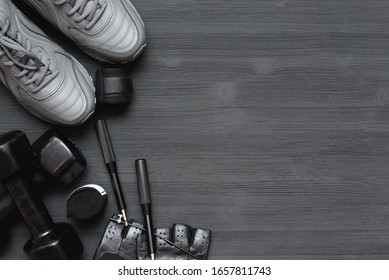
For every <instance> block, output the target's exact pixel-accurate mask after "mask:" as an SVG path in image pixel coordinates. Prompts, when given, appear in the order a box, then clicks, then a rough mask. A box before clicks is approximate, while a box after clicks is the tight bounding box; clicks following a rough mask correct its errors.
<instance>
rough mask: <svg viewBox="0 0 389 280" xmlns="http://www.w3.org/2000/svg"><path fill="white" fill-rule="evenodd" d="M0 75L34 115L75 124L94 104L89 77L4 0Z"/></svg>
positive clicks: (0, 12)
mask: <svg viewBox="0 0 389 280" xmlns="http://www.w3.org/2000/svg"><path fill="white" fill-rule="evenodd" d="M0 80H1V81H2V82H3V83H4V85H6V86H7V87H8V89H9V90H10V91H11V92H12V93H13V95H14V96H15V98H16V99H17V100H18V101H19V103H20V104H21V105H22V106H24V107H25V108H26V109H27V110H28V111H30V112H31V113H32V114H34V115H35V116H37V117H39V118H41V119H43V120H46V121H48V122H50V123H53V124H58V125H72V126H73V125H80V124H82V123H83V122H84V121H86V120H87V119H88V118H89V117H90V116H91V115H92V113H93V112H94V109H95V94H94V86H93V81H92V78H91V77H90V76H89V74H88V72H87V71H86V70H85V68H84V67H83V66H82V65H81V64H80V63H79V62H78V61H77V60H76V59H74V58H73V57H72V56H71V55H69V54H68V53H66V52H65V51H64V50H63V49H62V48H61V47H60V46H58V45H57V44H55V43H54V42H52V41H51V40H50V39H49V38H48V37H47V36H46V35H45V34H44V33H43V32H42V30H40V29H39V28H38V27H37V26H36V25H35V24H33V23H32V22H31V21H29V20H28V19H27V18H26V17H25V16H24V15H23V14H22V13H21V12H20V11H19V10H18V9H17V8H16V7H15V6H14V4H13V3H12V2H11V1H10V0H0Z"/></svg>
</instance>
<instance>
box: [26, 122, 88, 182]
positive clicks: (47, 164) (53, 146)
mask: <svg viewBox="0 0 389 280" xmlns="http://www.w3.org/2000/svg"><path fill="white" fill-rule="evenodd" d="M32 146H33V148H34V151H35V153H36V157H37V162H38V163H39V165H40V167H41V168H42V169H43V170H44V171H45V172H46V174H47V176H48V177H50V178H51V179H54V180H56V181H58V182H61V183H63V184H69V183H70V182H72V181H73V179H74V178H76V177H77V176H78V175H79V174H80V173H81V172H82V171H83V170H84V169H85V166H86V161H85V158H84V156H83V155H82V153H81V151H80V149H79V148H78V147H77V145H76V144H75V143H74V142H73V141H72V140H71V139H70V138H69V137H67V136H66V135H65V134H63V133H62V132H60V131H58V130H57V129H54V128H52V129H49V130H48V131H46V132H45V133H44V134H43V135H42V136H41V137H39V138H38V139H37V140H36V141H35V142H34V143H33V144H32Z"/></svg>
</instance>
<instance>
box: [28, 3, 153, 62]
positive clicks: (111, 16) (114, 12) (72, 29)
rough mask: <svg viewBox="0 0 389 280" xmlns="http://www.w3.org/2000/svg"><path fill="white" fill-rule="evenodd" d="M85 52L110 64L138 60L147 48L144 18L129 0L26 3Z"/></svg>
mask: <svg viewBox="0 0 389 280" xmlns="http://www.w3.org/2000/svg"><path fill="white" fill-rule="evenodd" d="M23 2H25V3H27V4H29V5H30V6H31V7H33V8H34V9H35V10H36V11H37V12H38V13H39V14H41V15H42V16H43V17H44V18H46V19H47V20H48V21H50V22H51V23H52V24H53V25H54V26H56V27H57V28H58V29H59V30H60V31H61V32H62V33H63V34H65V35H66V36H67V37H69V38H70V39H72V40H73V41H74V42H75V43H76V44H77V45H78V46H79V47H80V48H81V49H82V50H83V51H84V52H86V53H87V54H89V55H90V56H92V57H94V58H96V59H97V60H100V61H103V62H108V63H125V62H128V61H132V60H134V59H135V58H136V57H137V56H138V54H139V53H140V52H141V51H142V50H143V49H144V47H145V46H146V32H145V27H144V23H143V21H142V19H141V18H140V16H139V14H138V12H137V11H136V10H135V8H134V6H133V5H132V4H131V2H130V1H129V0H23Z"/></svg>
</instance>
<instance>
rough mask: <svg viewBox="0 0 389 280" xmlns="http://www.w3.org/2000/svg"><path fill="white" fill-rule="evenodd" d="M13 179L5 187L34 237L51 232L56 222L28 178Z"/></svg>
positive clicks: (18, 177)
mask: <svg viewBox="0 0 389 280" xmlns="http://www.w3.org/2000/svg"><path fill="white" fill-rule="evenodd" d="M23 175H25V174H21V176H17V177H13V178H10V179H8V180H7V181H6V182H5V187H6V188H7V189H8V192H9V194H10V195H11V197H12V199H13V200H14V202H15V204H16V206H17V207H18V209H19V212H20V214H21V215H22V217H23V220H24V222H25V223H26V225H27V227H28V229H29V230H30V232H31V234H32V235H33V236H36V235H38V234H42V233H44V232H47V231H49V230H50V229H51V228H53V226H54V222H53V220H52V218H51V216H50V214H49V212H48V210H47V208H46V206H45V204H44V203H43V200H42V199H41V198H40V197H39V195H38V194H37V192H35V191H34V187H33V186H31V183H30V182H28V180H27V179H26V178H28V176H23Z"/></svg>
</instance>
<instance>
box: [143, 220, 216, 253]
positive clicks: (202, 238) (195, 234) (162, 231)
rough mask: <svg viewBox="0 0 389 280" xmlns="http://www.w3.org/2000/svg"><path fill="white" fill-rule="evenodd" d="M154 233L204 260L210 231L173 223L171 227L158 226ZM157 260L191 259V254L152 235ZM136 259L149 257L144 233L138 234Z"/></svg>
mask: <svg viewBox="0 0 389 280" xmlns="http://www.w3.org/2000/svg"><path fill="white" fill-rule="evenodd" d="M155 233H156V234H157V235H159V236H162V237H164V238H165V239H167V240H169V241H171V242H173V243H174V244H175V245H177V246H179V247H181V248H182V249H185V250H186V251H189V252H190V253H191V254H192V255H193V256H195V257H196V258H197V259H200V260H206V259H207V257H208V249H209V245H210V241H211V231H209V230H204V229H197V228H191V227H190V226H188V225H185V224H173V227H172V228H158V229H156V230H155ZM154 238H155V239H154V240H155V248H156V253H155V258H156V259H157V260H193V259H195V258H194V257H193V256H191V255H189V254H187V253H185V252H183V251H181V250H179V249H177V248H176V247H174V246H172V245H170V244H169V243H168V242H166V241H165V240H163V239H162V238H160V237H157V236H154ZM137 243H138V259H141V260H144V259H149V256H148V253H147V241H146V235H145V234H144V233H142V234H141V235H139V236H138V242H137Z"/></svg>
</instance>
